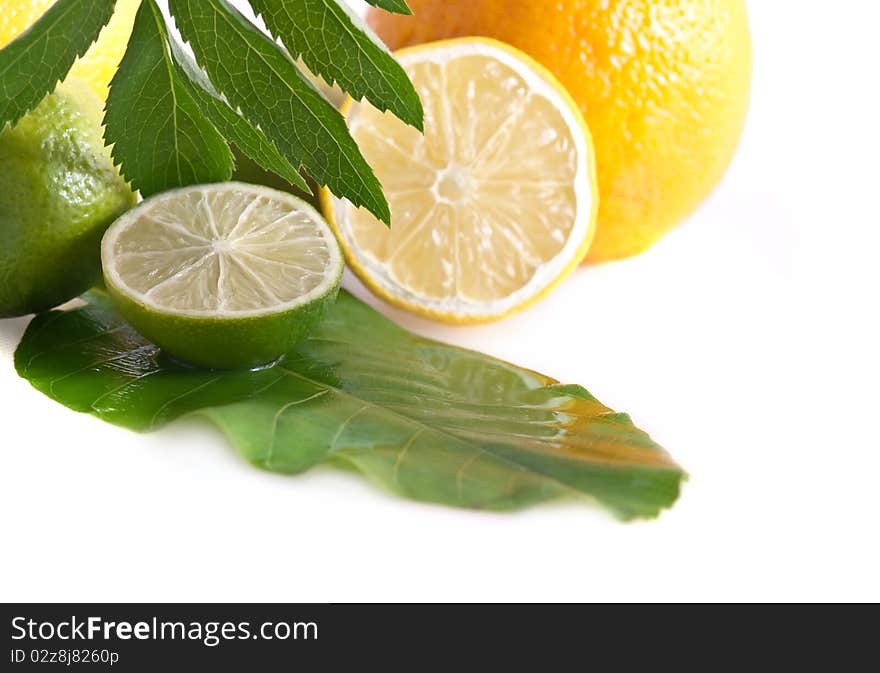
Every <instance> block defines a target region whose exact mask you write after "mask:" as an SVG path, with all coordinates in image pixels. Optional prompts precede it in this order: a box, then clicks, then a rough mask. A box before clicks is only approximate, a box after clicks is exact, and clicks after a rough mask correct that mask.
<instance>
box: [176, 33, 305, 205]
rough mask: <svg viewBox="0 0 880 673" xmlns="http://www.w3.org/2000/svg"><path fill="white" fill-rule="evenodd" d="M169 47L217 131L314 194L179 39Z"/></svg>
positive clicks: (186, 80) (244, 151) (261, 164)
mask: <svg viewBox="0 0 880 673" xmlns="http://www.w3.org/2000/svg"><path fill="white" fill-rule="evenodd" d="M169 44H170V45H171V55H172V57H173V58H174V63H175V66H176V68H177V70H178V72H179V73H180V78H181V80H182V81H183V82H185V83H186V84H187V88H188V89H189V92H190V93H191V94H192V96H193V98H195V100H196V101H197V102H198V104H199V105H200V106H201V108H202V112H203V113H204V114H205V115H206V116H207V117H208V119H210V120H211V122H212V123H213V124H214V126H216V127H217V130H218V131H220V132H221V133H222V134H223V135H224V136H225V137H226V139H227V140H229V141H230V142H232V143H233V144H234V145H235V146H236V147H238V149H240V150H241V151H242V152H243V153H244V154H245V155H246V156H248V157H250V159H251V160H253V161H254V162H255V163H256V164H257V165H259V166H260V167H261V168H263V169H264V170H267V171H270V172H272V173H275V174H277V175H280V176H281V177H282V178H284V179H285V180H287V182H289V183H290V184H291V185H293V186H294V187H298V188H299V189H301V190H303V191H304V192H307V193H311V189H310V188H309V186H308V184H306V181H305V180H304V179H303V177H302V176H301V175H300V174H299V170H298V168H297V167H296V166H293V165H292V164H291V163H290V162H289V161H288V160H287V159H285V158H284V156H283V155H282V154H281V152H279V151H278V148H277V147H276V146H275V143H273V142H272V141H271V140H269V139H268V138H267V137H266V134H265V133H263V132H262V131H261V130H260V129H258V128H257V127H255V126H254V125H253V124H251V123H250V122H249V121H248V120H247V119H245V118H244V117H242V116H241V115H240V114H238V113H237V112H236V111H235V110H233V109H232V108H231V107H229V104H228V103H226V101H225V100H223V97H222V96H221V95H220V94H219V93H217V91H216V90H215V89H214V86H213V85H212V84H211V82H210V80H208V78H207V77H206V76H205V74H204V72H203V71H202V70H200V69H199V67H198V66H197V65H196V64H195V63H193V60H192V59H191V58H190V57H189V54H187V53H186V52H184V51H183V49H182V48H181V47H180V45H179V44H177V40H175V39H174V38H172V37H170V36H169Z"/></svg>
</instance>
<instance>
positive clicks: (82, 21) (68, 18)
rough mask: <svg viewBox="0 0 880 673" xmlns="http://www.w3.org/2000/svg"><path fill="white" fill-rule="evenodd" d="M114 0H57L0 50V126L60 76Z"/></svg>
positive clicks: (25, 109) (98, 29) (100, 24)
mask: <svg viewBox="0 0 880 673" xmlns="http://www.w3.org/2000/svg"><path fill="white" fill-rule="evenodd" d="M115 4H116V1H115V0H58V1H57V2H56V3H55V4H53V5H52V6H51V7H49V9H48V10H47V11H46V13H45V14H43V16H41V17H40V18H39V19H38V20H37V21H36V23H34V25H33V26H31V27H30V28H29V29H28V30H27V31H25V32H24V33H23V34H21V35H19V36H18V38H17V39H15V40H13V41H12V42H10V43H9V44H8V45H7V46H6V47H5V48H4V49H3V50H2V51H0V130H2V129H3V127H4V126H5V125H6V123H7V122H11V123H13V124H14V123H15V122H17V121H18V120H19V119H21V118H22V117H23V116H24V115H25V114H27V113H28V112H30V111H31V110H33V109H34V108H35V107H37V105H39V104H40V101H41V100H43V98H45V96H46V94H49V93H51V92H52V91H53V90H54V89H55V85H56V84H58V82H59V81H61V80H62V79H64V77H65V76H66V75H67V72H68V71H69V70H70V68H71V66H72V65H73V62H74V61H75V60H76V59H77V58H78V57H79V56H82V55H83V54H85V53H86V50H87V49H88V48H89V45H91V44H92V42H94V41H95V40H96V39H97V38H98V33H100V32H101V29H102V28H103V27H104V26H106V25H107V23H108V22H109V21H110V17H111V16H113V7H114V5H115Z"/></svg>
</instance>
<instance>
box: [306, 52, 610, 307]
mask: <svg viewBox="0 0 880 673" xmlns="http://www.w3.org/2000/svg"><path fill="white" fill-rule="evenodd" d="M398 58H399V60H400V62H401V63H402V65H403V66H404V68H405V69H406V70H407V73H408V74H409V76H410V78H411V79H412V80H413V83H414V84H415V86H416V89H417V90H418V92H419V95H420V96H421V99H422V103H423V105H424V108H425V133H424V135H422V134H420V133H419V132H418V131H417V130H416V129H413V128H411V127H408V126H406V125H404V124H403V123H402V122H400V121H399V120H397V119H396V118H394V117H392V116H391V115H390V114H383V113H382V112H380V111H378V110H376V109H375V108H373V107H371V106H370V105H368V104H357V103H349V105H348V106H347V111H346V112H347V118H348V123H349V127H350V129H351V132H352V135H353V136H354V138H355V139H356V140H357V142H358V144H359V146H360V147H361V150H362V151H363V153H364V156H365V157H366V158H367V160H368V162H369V163H370V164H371V166H373V168H374V170H375V171H376V174H377V176H378V177H379V180H380V181H381V183H382V185H383V188H384V190H385V194H386V196H387V198H388V201H389V204H390V206H391V212H392V227H391V229H390V230H389V229H388V228H387V227H386V226H385V225H384V224H382V223H381V222H379V221H378V220H376V219H375V218H374V217H373V216H372V215H371V214H369V213H368V212H367V211H365V210H360V209H357V208H354V207H353V206H352V205H351V204H350V203H348V202H347V201H344V200H340V199H335V198H333V197H332V196H331V195H329V193H327V192H325V193H324V195H323V198H324V204H325V212H326V213H327V214H328V219H330V221H331V223H332V224H334V226H335V227H336V229H337V232H338V233H339V236H340V239H341V242H342V244H343V247H344V249H345V250H346V253H347V256H348V258H349V262H350V263H351V264H352V267H353V268H354V269H355V271H356V272H357V273H358V275H360V276H361V278H362V279H363V280H365V282H366V283H367V284H368V285H369V286H370V287H371V288H372V289H374V290H375V291H377V292H378V293H379V294H380V295H382V296H384V297H385V298H386V299H390V300H391V301H392V302H394V303H396V304H399V305H402V306H404V307H406V308H410V309H412V310H415V311H417V312H420V313H425V314H427V315H430V316H433V317H437V318H441V319H444V320H448V321H451V322H478V321H482V320H491V319H495V318H499V317H502V316H504V315H506V314H508V313H511V312H513V311H515V310H517V309H519V308H522V307H523V306H525V305H528V304H529V303H531V302H532V301H534V300H536V299H537V298H538V297H540V296H541V295H542V294H543V293H545V292H546V291H547V290H548V289H549V288H550V287H552V285H553V284H555V282H557V281H558V280H559V279H560V278H561V277H562V276H563V275H565V273H566V272H567V271H569V270H570V269H571V268H572V266H573V265H574V264H576V263H577V262H579V261H580V260H581V259H582V258H583V256H584V255H585V254H586V251H587V248H588V246H589V242H590V239H591V237H592V233H593V223H594V221H595V207H596V201H597V199H596V195H595V177H594V174H593V173H594V167H593V153H592V143H591V139H590V137H589V132H588V131H587V130H586V126H585V124H584V122H583V119H582V117H581V116H580V113H579V112H578V110H577V108H576V106H575V105H574V103H573V102H572V101H571V99H570V98H568V96H567V94H565V92H564V90H563V89H562V88H561V87H560V86H559V85H558V83H557V82H555V80H553V79H552V76H551V75H549V73H547V72H546V71H544V70H543V69H542V68H540V66H537V64H535V63H534V62H532V61H531V60H530V59H528V57H526V56H525V55H523V54H521V53H518V52H516V51H514V50H513V49H511V48H509V47H506V46H503V45H500V44H499V43H494V42H492V41H488V40H482V39H464V40H454V41H450V42H446V43H438V44H435V45H426V46H424V47H417V48H414V49H412V50H405V51H403V52H401V53H399V54H398ZM591 187H592V189H591Z"/></svg>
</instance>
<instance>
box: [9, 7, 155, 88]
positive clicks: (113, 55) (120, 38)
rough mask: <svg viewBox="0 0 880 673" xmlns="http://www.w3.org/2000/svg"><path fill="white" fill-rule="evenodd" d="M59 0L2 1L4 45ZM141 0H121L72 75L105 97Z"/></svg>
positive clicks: (74, 68)
mask: <svg viewBox="0 0 880 673" xmlns="http://www.w3.org/2000/svg"><path fill="white" fill-rule="evenodd" d="M54 1H55V0H0V48H3V47H5V46H6V44H7V43H9V42H11V41H12V40H14V39H15V38H16V37H18V36H19V35H20V34H21V33H23V32H24V31H25V30H27V29H28V28H29V27H30V25H31V24H32V23H33V22H34V21H36V20H37V19H39V18H40V16H41V15H42V14H43V12H45V11H46V10H47V9H48V8H49V6H50V5H52V4H53V2H54ZM139 1H140V0H117V2H116V9H115V10H114V13H113V18H111V19H110V23H108V24H107V25H106V26H104V29H103V30H102V31H101V34H100V35H99V36H98V40H97V42H95V44H93V45H92V46H91V47H90V48H89V50H88V51H87V52H86V53H85V54H84V55H83V57H82V58H80V59H79V60H78V61H77V62H76V63H74V65H73V68H72V69H71V71H70V74H71V75H73V76H74V77H79V78H80V79H81V80H83V81H84V82H87V83H88V85H89V86H90V87H91V88H92V90H93V91H94V92H95V93H96V94H98V95H99V96H100V97H101V99H102V100H106V99H107V91H108V88H109V85H110V80H111V79H113V74H114V73H115V72H116V68H117V67H118V66H119V62H120V61H121V60H122V55H123V54H124V53H125V47H126V45H127V43H128V38H129V36H130V35H131V29H132V26H133V25H134V17H135V14H136V13H137V8H138V5H139Z"/></svg>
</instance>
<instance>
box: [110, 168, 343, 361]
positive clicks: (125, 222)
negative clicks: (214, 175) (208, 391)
mask: <svg viewBox="0 0 880 673" xmlns="http://www.w3.org/2000/svg"><path fill="white" fill-rule="evenodd" d="M101 258H102V262H103V266H104V280H105V282H106V284H107V288H108V290H109V291H110V294H111V296H112V297H113V298H114V299H115V300H116V302H117V305H118V307H119V310H120V312H121V313H122V314H123V316H124V317H125V318H126V319H127V320H128V321H129V322H130V323H131V324H132V325H133V326H134V327H135V328H136V329H137V330H138V331H139V332H141V333H142V334H143V335H144V336H145V337H147V338H148V339H150V340H151V341H153V342H154V343H156V344H157V345H159V346H161V347H162V348H163V349H164V350H166V351H167V352H168V353H169V354H170V355H172V356H174V357H176V358H178V359H181V360H184V361H187V362H190V363H192V364H195V365H198V366H202V367H209V368H217V369H233V368H241V367H254V366H258V365H262V364H265V363H267V362H271V361H273V360H275V359H277V358H279V357H281V356H283V355H284V354H285V353H286V352H287V351H288V350H289V349H290V348H291V347H292V346H293V345H294V344H295V343H296V342H297V341H298V340H299V339H300V338H302V337H303V336H304V335H305V333H306V332H307V331H308V330H309V329H310V328H311V327H312V326H314V324H315V323H316V322H317V321H318V320H320V318H321V316H322V315H323V313H324V312H325V310H326V308H327V307H328V306H329V304H330V303H332V301H333V300H334V299H335V297H336V292H337V290H338V287H339V281H340V278H341V276H342V269H343V265H344V264H343V257H342V254H341V252H340V250H339V246H338V244H337V243H336V239H335V238H334V236H333V233H332V232H331V231H330V228H329V227H328V226H327V224H326V222H325V221H324V220H323V218H322V217H321V216H320V215H319V214H318V213H317V211H316V210H315V209H314V208H312V207H311V206H309V205H308V204H307V203H306V202H304V201H302V200H301V199H298V198H296V197H294V196H291V195H290V194H287V193H285V192H280V191H277V190H274V189H269V188H267V187H259V186H256V185H249V184H244V183H240V182H226V183H221V184H214V185H197V186H193V187H184V188H182V189H177V190H172V191H169V192H165V193H163V194H160V195H158V196H155V197H153V198H150V199H148V200H147V201H144V202H143V203H141V204H140V205H139V206H137V207H135V208H134V209H132V210H130V211H129V212H127V213H126V214H125V215H123V216H122V217H121V218H119V219H118V220H117V221H116V222H115V223H114V224H113V225H112V226H111V227H110V229H108V231H107V233H106V235H105V236H104V240H103V242H102V245H101Z"/></svg>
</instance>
